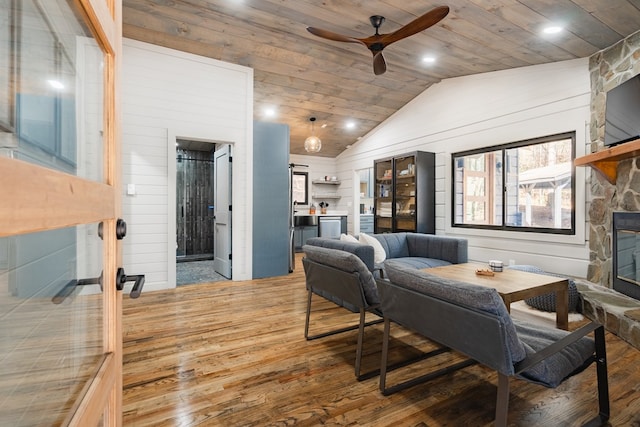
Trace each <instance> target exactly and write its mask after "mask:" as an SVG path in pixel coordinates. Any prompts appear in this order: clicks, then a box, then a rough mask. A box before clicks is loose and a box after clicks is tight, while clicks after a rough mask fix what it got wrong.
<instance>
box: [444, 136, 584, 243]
mask: <svg viewBox="0 0 640 427" xmlns="http://www.w3.org/2000/svg"><path fill="white" fill-rule="evenodd" d="M561 139H570V140H571V228H568V229H558V228H546V227H545V228H543V227H519V226H513V225H506V224H505V223H504V219H505V218H506V209H507V204H506V194H507V192H506V168H505V167H503V168H502V172H501V173H502V225H487V224H459V223H456V222H455V220H456V162H455V159H456V158H457V157H463V156H470V155H474V154H483V153H489V152H495V151H501V152H502V163H503V165H504V161H505V152H506V150H508V149H513V148H520V147H526V146H531V145H538V144H544V143H547V142H552V141H558V140H561ZM575 158H576V131H569V132H563V133H557V134H554V135H547V136H542V137H538V138H530V139H525V140H521V141H515V142H510V143H506V144H498V145H492V146H489V147H481V148H476V149H473V150H467V151H460V152H456V153H451V228H452V229H480V230H500V231H509V232H525V233H542V234H561V235H571V236H575V235H576V166H575V163H574V160H575Z"/></svg>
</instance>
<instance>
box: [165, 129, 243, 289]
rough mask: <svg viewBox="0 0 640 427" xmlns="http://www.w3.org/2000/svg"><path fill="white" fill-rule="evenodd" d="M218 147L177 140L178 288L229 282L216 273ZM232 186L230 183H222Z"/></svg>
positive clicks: (206, 143)
mask: <svg viewBox="0 0 640 427" xmlns="http://www.w3.org/2000/svg"><path fill="white" fill-rule="evenodd" d="M215 149H216V144H213V143H210V142H206V141H193V140H186V139H177V140H176V285H178V286H180V285H186V284H193V283H203V282H214V281H218V280H226V278H225V277H224V276H223V275H221V274H219V273H218V272H216V268H215V262H214V256H215V247H214V241H215V237H216V236H215V229H216V227H215V211H214V201H215V197H216V195H215V188H216V183H215V170H214V162H215V160H214V152H215ZM220 184H223V185H225V186H230V182H225V183H220Z"/></svg>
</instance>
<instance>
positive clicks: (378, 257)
mask: <svg viewBox="0 0 640 427" xmlns="http://www.w3.org/2000/svg"><path fill="white" fill-rule="evenodd" d="M360 243H363V244H365V245H369V246H373V261H374V262H375V263H376V264H382V263H383V262H384V260H385V259H387V253H386V252H385V251H384V248H383V247H382V245H381V244H380V242H379V241H378V239H376V238H375V237H371V236H368V235H366V234H364V233H360Z"/></svg>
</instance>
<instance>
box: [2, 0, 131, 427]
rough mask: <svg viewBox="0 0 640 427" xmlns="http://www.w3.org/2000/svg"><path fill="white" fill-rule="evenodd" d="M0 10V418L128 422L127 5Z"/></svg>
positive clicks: (37, 3)
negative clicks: (123, 132) (124, 255)
mask: <svg viewBox="0 0 640 427" xmlns="http://www.w3.org/2000/svg"><path fill="white" fill-rule="evenodd" d="M0 10H1V11H2V13H1V14H0V318H1V319H2V320H1V321H2V328H1V329H0V360H1V362H2V363H0V396H2V397H1V398H0V425H11V426H32V425H43V426H44V425H46V426H49V425H51V426H58V425H75V426H90V425H109V426H116V425H121V423H122V421H121V419H122V416H121V414H122V332H121V316H122V308H121V303H122V296H121V293H120V292H118V291H117V290H116V286H115V283H116V271H117V267H118V265H120V264H121V263H120V262H119V261H120V256H121V255H120V245H119V244H118V242H117V238H116V221H117V218H118V215H119V213H120V191H119V186H120V181H119V180H120V178H119V174H120V169H119V168H120V166H119V157H120V149H119V143H120V135H119V123H118V122H117V118H118V117H119V116H118V114H119V109H118V105H117V100H118V97H117V83H118V82H117V78H118V76H119V68H120V65H119V64H120V61H121V50H122V47H121V46H122V41H121V39H122V36H121V21H122V18H121V10H122V9H121V0H0Z"/></svg>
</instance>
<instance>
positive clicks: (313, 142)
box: [304, 117, 322, 153]
mask: <svg viewBox="0 0 640 427" xmlns="http://www.w3.org/2000/svg"><path fill="white" fill-rule="evenodd" d="M309 121H310V122H311V136H310V137H308V138H307V139H305V140H304V149H305V150H306V151H307V152H308V153H317V152H319V151H320V150H321V149H322V141H321V140H320V138H318V137H317V136H316V135H315V132H314V129H315V126H314V123H315V121H316V118H315V117H311V118H309Z"/></svg>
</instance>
